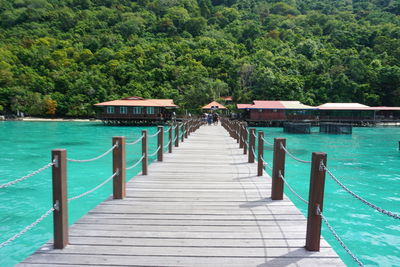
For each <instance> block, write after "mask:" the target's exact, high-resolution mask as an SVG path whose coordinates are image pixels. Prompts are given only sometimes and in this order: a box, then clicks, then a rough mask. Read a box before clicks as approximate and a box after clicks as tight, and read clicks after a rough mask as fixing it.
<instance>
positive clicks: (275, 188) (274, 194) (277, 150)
mask: <svg viewBox="0 0 400 267" xmlns="http://www.w3.org/2000/svg"><path fill="white" fill-rule="evenodd" d="M281 145H282V146H284V147H286V138H274V159H273V167H272V185H271V199H272V200H282V199H283V181H282V178H281V177H280V175H282V176H283V177H285V156H286V153H285V150H283V149H282V147H281Z"/></svg>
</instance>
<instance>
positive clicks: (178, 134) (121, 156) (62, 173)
mask: <svg viewBox="0 0 400 267" xmlns="http://www.w3.org/2000/svg"><path fill="white" fill-rule="evenodd" d="M202 124H203V123H202V122H201V120H199V119H190V120H186V121H183V122H182V123H175V124H171V125H170V127H168V128H167V129H165V130H164V126H158V127H157V132H156V133H155V134H152V135H149V134H148V133H147V130H143V131H142V135H141V136H140V137H139V138H138V139H137V140H134V141H132V142H126V140H125V137H124V136H115V137H113V138H112V147H111V148H109V149H108V150H107V151H105V152H104V153H102V154H101V155H99V156H97V157H94V158H90V159H71V158H67V150H65V149H54V150H52V151H51V159H52V160H51V162H50V163H48V164H46V165H45V166H43V167H41V168H39V169H38V170H36V171H34V172H32V173H30V174H28V175H25V176H23V177H21V178H18V179H15V180H13V181H10V182H7V183H4V184H1V185H0V190H1V189H3V188H6V187H9V186H12V185H14V184H17V183H19V182H22V181H24V180H26V179H28V178H30V177H33V176H35V175H36V174H39V173H41V172H43V171H44V170H46V169H49V168H50V167H51V168H52V188H53V203H52V206H51V208H50V209H49V210H47V211H46V212H45V213H44V214H42V215H41V216H40V217H39V218H38V219H36V220H35V221H34V222H33V223H31V224H30V225H28V226H26V227H25V228H23V229H22V230H21V231H19V232H18V233H16V234H14V235H13V236H12V237H10V238H8V239H7V240H5V241H3V242H2V243H0V249H1V248H3V247H5V246H7V245H8V244H10V243H11V242H13V241H14V240H16V239H18V238H19V237H20V236H22V235H23V234H25V233H26V232H28V231H29V230H30V229H32V228H34V227H35V226H36V225H38V224H39V223H40V222H41V221H43V220H44V219H45V218H46V217H48V216H50V215H51V214H53V228H54V231H53V232H54V248H55V249H62V248H64V247H65V246H66V245H67V244H68V204H69V202H71V201H74V200H76V199H79V198H82V197H84V196H86V195H89V194H91V193H92V192H94V191H96V190H97V189H99V188H101V187H102V186H104V185H105V184H107V183H108V182H110V181H111V180H113V193H112V196H113V199H123V198H124V197H125V196H126V190H125V184H126V176H125V175H126V171H127V170H130V169H133V168H135V167H137V166H138V165H139V164H141V165H142V175H147V174H148V159H149V157H153V156H156V155H157V161H163V154H164V152H166V151H168V152H169V153H172V145H173V144H175V147H178V146H179V140H181V141H182V142H183V141H184V139H185V138H188V137H189V136H190V134H191V133H193V132H195V131H196V130H197V129H198V128H199V127H200V126H201V125H202ZM173 130H175V137H174V135H173V133H172V132H173ZM166 133H168V142H167V143H166V144H164V134H166ZM155 137H156V138H157V148H156V150H155V151H153V152H152V153H149V151H148V139H149V138H155ZM139 143H141V144H142V156H141V157H140V158H139V159H138V160H137V161H136V162H135V163H134V164H133V165H131V166H128V167H126V153H125V147H126V146H132V145H136V144H139ZM110 153H112V166H113V168H112V174H111V176H110V177H108V178H107V179H105V180H104V181H103V182H102V183H100V184H98V185H97V186H96V187H94V188H92V189H90V190H88V191H86V192H84V193H82V194H79V195H76V196H73V197H69V198H68V193H67V162H76V163H85V162H92V161H96V160H99V159H101V158H103V157H105V156H107V155H108V154H110Z"/></svg>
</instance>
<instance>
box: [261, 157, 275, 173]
mask: <svg viewBox="0 0 400 267" xmlns="http://www.w3.org/2000/svg"><path fill="white" fill-rule="evenodd" d="M261 160H262V162H263V165H264V166H265V167H267V168H268V169H270V170H271V171H272V168H271V167H270V166H269V164H268V162H266V161H265V159H264V158H263V157H262V158H261Z"/></svg>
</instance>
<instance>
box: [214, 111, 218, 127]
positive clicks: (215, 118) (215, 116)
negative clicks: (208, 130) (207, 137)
mask: <svg viewBox="0 0 400 267" xmlns="http://www.w3.org/2000/svg"><path fill="white" fill-rule="evenodd" d="M218 119H219V116H218V113H214V114H213V122H214V125H218Z"/></svg>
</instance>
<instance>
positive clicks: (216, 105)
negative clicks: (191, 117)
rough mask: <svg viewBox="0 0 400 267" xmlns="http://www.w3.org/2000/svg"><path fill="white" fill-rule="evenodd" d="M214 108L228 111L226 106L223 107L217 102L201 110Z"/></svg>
mask: <svg viewBox="0 0 400 267" xmlns="http://www.w3.org/2000/svg"><path fill="white" fill-rule="evenodd" d="M213 107H217V108H218V109H227V108H226V107H225V106H224V105H221V104H220V103H218V102H216V101H213V102H211V103H209V104H207V105H205V106H204V107H202V108H201V109H212V108H213Z"/></svg>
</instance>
